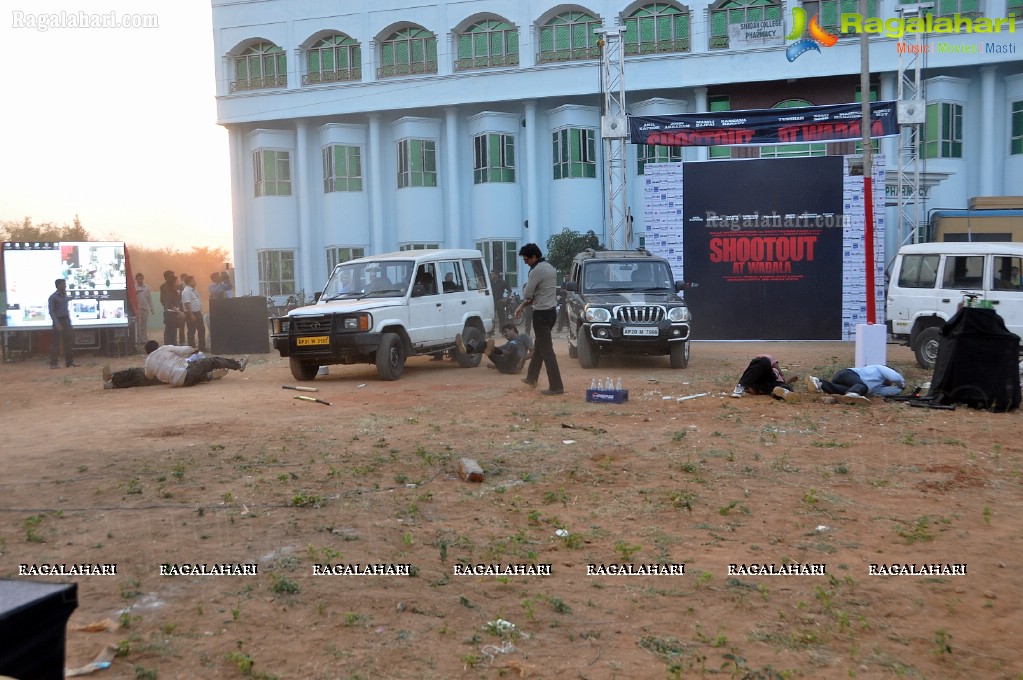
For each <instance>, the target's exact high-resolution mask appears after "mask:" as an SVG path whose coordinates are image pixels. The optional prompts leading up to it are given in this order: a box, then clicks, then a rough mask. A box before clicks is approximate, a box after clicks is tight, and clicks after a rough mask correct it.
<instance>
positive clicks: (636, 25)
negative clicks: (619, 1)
mask: <svg viewBox="0 0 1023 680" xmlns="http://www.w3.org/2000/svg"><path fill="white" fill-rule="evenodd" d="M688 51H689V12H688V11H686V10H681V9H679V8H678V7H675V6H674V5H667V4H665V3H662V2H655V3H653V4H651V5H645V6H643V7H640V8H639V9H637V10H636V11H635V12H633V13H632V16H630V17H629V18H628V19H626V20H625V54H656V53H658V52H688Z"/></svg>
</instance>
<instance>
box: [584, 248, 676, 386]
mask: <svg viewBox="0 0 1023 680" xmlns="http://www.w3.org/2000/svg"><path fill="white" fill-rule="evenodd" d="M684 288H686V284H685V283H683V282H682V281H674V280H673V277H672V273H671V266H670V265H669V264H668V261H667V260H665V259H664V258H661V257H656V256H655V255H653V254H652V253H650V252H647V251H646V250H643V249H642V248H640V249H639V250H603V251H594V250H590V249H587V250H585V251H583V252H582V253H579V254H578V255H576V256H575V260H573V261H572V270H571V271H570V272H569V275H568V278H567V279H566V281H565V289H566V290H567V291H568V295H567V300H566V304H568V355H569V356H570V357H573V358H575V357H578V359H579V364H580V365H581V366H582V367H583V368H596V367H597V362H598V361H599V359H600V355H601V354H606V353H611V352H613V353H634V354H650V355H655V356H663V355H665V354H667V355H668V356H669V357H671V367H672V368H685V367H686V366H688V365H689V308H688V307H686V303H685V302H684V301H683V300H682V298H681V297H680V296H679V295H678V293H679V292H680V291H681V290H683V289H684Z"/></svg>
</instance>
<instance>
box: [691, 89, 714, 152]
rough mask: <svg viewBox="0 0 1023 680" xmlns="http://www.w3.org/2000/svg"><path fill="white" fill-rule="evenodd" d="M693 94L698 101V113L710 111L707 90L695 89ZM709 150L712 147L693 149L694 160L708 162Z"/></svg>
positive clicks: (696, 103)
mask: <svg viewBox="0 0 1023 680" xmlns="http://www.w3.org/2000/svg"><path fill="white" fill-rule="evenodd" d="M693 93H694V94H695V96H696V97H695V98H696V101H695V102H694V104H695V105H696V113H705V112H706V111H708V106H709V105H708V104H707V88H705V87H694V88H693ZM709 148H710V147H706V146H698V147H696V148H695V149H693V152H694V153H693V155H694V156H695V159H694V160H698V161H705V160H707V158H709V157H710V152H709V151H708V149H709Z"/></svg>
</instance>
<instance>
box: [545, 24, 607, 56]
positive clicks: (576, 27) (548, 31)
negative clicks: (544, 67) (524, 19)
mask: <svg viewBox="0 0 1023 680" xmlns="http://www.w3.org/2000/svg"><path fill="white" fill-rule="evenodd" d="M600 27H601V25H600V20H599V19H595V18H594V17H592V16H590V15H589V14H585V13H583V12H565V13H564V14H559V15H558V16H556V17H554V18H553V19H551V20H550V21H548V22H547V23H546V24H544V25H543V26H541V27H540V55H539V62H540V63H545V62H553V61H577V60H581V59H596V58H597V57H599V56H600V48H599V47H598V46H597V32H596V31H597V29H598V28H600Z"/></svg>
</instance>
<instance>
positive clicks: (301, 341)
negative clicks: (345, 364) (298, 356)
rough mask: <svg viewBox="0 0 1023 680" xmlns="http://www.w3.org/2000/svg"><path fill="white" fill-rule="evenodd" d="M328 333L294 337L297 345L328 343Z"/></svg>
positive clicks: (307, 345)
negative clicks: (309, 336) (308, 336)
mask: <svg viewBox="0 0 1023 680" xmlns="http://www.w3.org/2000/svg"><path fill="white" fill-rule="evenodd" d="M329 344H330V336H329V335H314V336H312V337H311V338H295V345H296V346H297V347H309V346H310V345H329Z"/></svg>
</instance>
